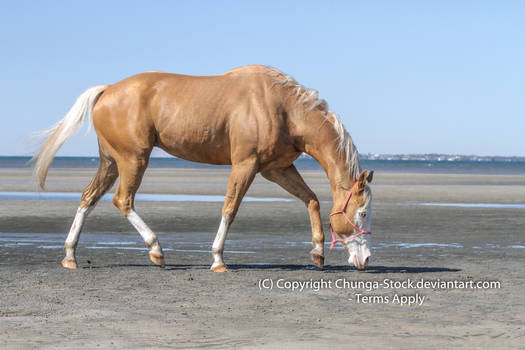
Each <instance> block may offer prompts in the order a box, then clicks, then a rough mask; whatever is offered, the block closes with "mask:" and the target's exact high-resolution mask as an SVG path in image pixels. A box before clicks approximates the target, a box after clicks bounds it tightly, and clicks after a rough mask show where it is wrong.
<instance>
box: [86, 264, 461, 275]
mask: <svg viewBox="0 0 525 350" xmlns="http://www.w3.org/2000/svg"><path fill="white" fill-rule="evenodd" d="M116 267H135V268H137V267H139V268H154V266H152V265H150V264H108V265H90V266H84V267H83V268H84V269H100V268H116ZM207 269H209V265H189V264H169V265H166V266H165V270H168V271H169V270H183V271H188V270H207ZM228 269H229V270H230V271H243V270H251V271H257V270H260V271H319V272H323V273H337V272H346V271H355V272H359V273H367V274H387V273H395V274H414V273H416V274H417V273H436V272H460V271H461V269H457V268H448V267H413V266H381V265H372V266H368V267H367V268H366V269H365V270H361V271H360V270H358V269H356V268H355V267H352V266H345V265H325V267H324V269H323V270H319V269H318V268H317V267H315V266H313V265H299V264H230V265H228Z"/></svg>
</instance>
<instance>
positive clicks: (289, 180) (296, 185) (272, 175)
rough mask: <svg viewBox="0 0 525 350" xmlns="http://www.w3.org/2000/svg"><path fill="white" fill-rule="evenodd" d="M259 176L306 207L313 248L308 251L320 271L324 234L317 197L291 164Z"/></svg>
mask: <svg viewBox="0 0 525 350" xmlns="http://www.w3.org/2000/svg"><path fill="white" fill-rule="evenodd" d="M261 175H262V176H264V178H266V179H268V180H270V181H272V182H275V183H276V184H278V185H279V186H281V187H282V188H284V189H285V190H286V191H288V192H289V193H290V194H292V195H294V196H296V197H297V198H299V199H300V200H301V201H303V202H304V204H305V205H306V208H307V209H308V214H309V215H310V223H311V225H312V245H313V248H312V250H311V251H310V258H311V259H312V261H313V262H314V264H315V265H317V267H318V268H320V269H322V268H323V266H324V232H323V225H322V221H321V211H320V206H319V201H318V200H317V196H316V195H315V193H313V192H312V190H311V189H310V187H308V185H307V184H306V183H305V182H304V180H303V178H302V177H301V174H299V172H298V171H297V169H296V168H295V166H294V165H293V164H292V165H291V166H289V167H288V168H284V169H273V170H269V171H263V172H262V173H261Z"/></svg>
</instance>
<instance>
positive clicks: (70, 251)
mask: <svg viewBox="0 0 525 350" xmlns="http://www.w3.org/2000/svg"><path fill="white" fill-rule="evenodd" d="M92 209H93V207H88V208H78V209H77V213H76V215H75V220H73V224H72V225H71V228H70V229H69V233H68V235H67V238H66V242H65V243H64V248H65V250H66V258H69V259H75V249H76V247H77V243H78V238H79V237H80V231H81V230H82V226H84V221H85V220H86V217H87V216H88V214H89V213H90V212H91V210H92Z"/></svg>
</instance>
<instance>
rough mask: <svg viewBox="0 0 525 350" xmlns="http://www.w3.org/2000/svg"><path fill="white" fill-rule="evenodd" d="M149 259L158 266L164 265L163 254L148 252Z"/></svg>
mask: <svg viewBox="0 0 525 350" xmlns="http://www.w3.org/2000/svg"><path fill="white" fill-rule="evenodd" d="M149 259H150V260H151V262H152V263H154V264H155V265H157V266H158V267H164V256H162V255H159V254H156V253H152V252H149Z"/></svg>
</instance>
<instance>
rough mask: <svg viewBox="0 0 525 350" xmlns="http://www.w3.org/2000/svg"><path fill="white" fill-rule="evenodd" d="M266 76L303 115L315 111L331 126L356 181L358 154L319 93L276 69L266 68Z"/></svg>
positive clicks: (358, 168)
mask: <svg viewBox="0 0 525 350" xmlns="http://www.w3.org/2000/svg"><path fill="white" fill-rule="evenodd" d="M266 68H267V74H268V75H269V76H270V77H272V80H273V83H274V86H275V85H278V86H281V87H283V88H285V89H287V90H288V91H289V95H288V97H287V98H292V97H295V98H296V99H297V102H296V103H297V104H300V105H302V106H303V108H304V111H305V115H306V114H307V113H308V112H310V111H312V110H314V109H317V110H319V111H320V112H321V114H322V115H323V117H324V118H325V119H326V120H327V121H328V122H329V123H331V124H332V126H333V127H334V130H335V132H336V134H337V143H338V149H339V152H340V154H341V155H343V154H344V156H345V157H346V164H347V166H348V169H349V170H350V175H351V176H352V178H353V179H354V180H356V179H357V177H358V176H359V174H360V173H361V165H360V164H359V153H358V152H357V148H356V147H355V145H354V143H353V141H352V137H351V136H350V134H349V133H348V131H346V129H345V127H344V125H343V123H342V122H341V120H340V119H339V118H338V117H337V116H336V115H335V114H334V113H333V112H331V111H330V110H329V109H328V103H326V101H325V100H323V99H321V98H319V92H317V91H316V90H314V89H308V88H306V87H304V86H303V85H301V84H299V83H298V82H297V81H296V80H295V79H294V78H293V77H291V76H289V75H287V74H285V73H283V72H281V71H280V70H278V69H277V68H273V67H266Z"/></svg>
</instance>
